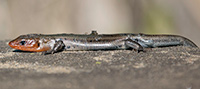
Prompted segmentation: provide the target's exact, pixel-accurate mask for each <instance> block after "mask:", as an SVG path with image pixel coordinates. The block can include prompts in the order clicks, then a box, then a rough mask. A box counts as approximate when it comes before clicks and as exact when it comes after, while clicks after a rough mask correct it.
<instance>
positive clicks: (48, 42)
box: [9, 31, 197, 54]
mask: <svg viewBox="0 0 200 89" xmlns="http://www.w3.org/2000/svg"><path fill="white" fill-rule="evenodd" d="M9 46H10V47H12V48H14V49H18V50H23V51H32V52H44V53H45V54H46V53H55V52H58V51H62V50H111V49H114V50H115V49H135V50H137V51H138V52H139V51H144V48H155V47H169V46H188V47H197V45H195V44H194V43H193V42H192V41H190V40H189V39H187V38H185V37H182V36H178V35H147V34H141V33H140V34H131V33H127V34H98V33H97V32H96V31H92V32H91V34H89V35H85V34H52V35H44V34H28V35H21V36H19V37H18V38H16V39H14V40H12V41H10V42H9Z"/></svg>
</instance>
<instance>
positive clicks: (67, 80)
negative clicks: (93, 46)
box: [0, 41, 200, 89]
mask: <svg viewBox="0 0 200 89" xmlns="http://www.w3.org/2000/svg"><path fill="white" fill-rule="evenodd" d="M7 42H8V41H0V80H1V81H0V86H1V89H198V88H199V87H200V50H199V49H198V48H188V47H166V48H153V49H149V50H148V51H147V52H145V53H144V52H140V53H137V52H134V51H131V50H112V51H64V52H59V53H55V54H50V55H41V53H30V52H20V51H16V50H13V49H12V48H10V47H9V46H8V45H7Z"/></svg>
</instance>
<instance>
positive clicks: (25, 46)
mask: <svg viewBox="0 0 200 89" xmlns="http://www.w3.org/2000/svg"><path fill="white" fill-rule="evenodd" d="M38 36H39V35H37V34H28V35H21V36H19V37H17V38H16V39H14V40H12V41H10V42H9V44H8V45H9V46H10V47H12V48H14V49H18V50H23V51H31V52H41V51H46V50H48V49H49V47H41V45H40V44H41V43H40V42H39V40H40V39H39V37H38Z"/></svg>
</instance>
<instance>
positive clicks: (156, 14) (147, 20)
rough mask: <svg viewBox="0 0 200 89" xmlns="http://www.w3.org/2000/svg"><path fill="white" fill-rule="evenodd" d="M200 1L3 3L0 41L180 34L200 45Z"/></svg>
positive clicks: (44, 0) (32, 0) (46, 0)
mask: <svg viewBox="0 0 200 89" xmlns="http://www.w3.org/2000/svg"><path fill="white" fill-rule="evenodd" d="M199 4H200V0H0V40H5V39H13V38H15V37H17V36H19V35H21V34H27V33H45V34H55V33H83V34H84V33H90V31H91V30H97V31H98V33H100V34H106V33H148V34H177V35H182V36H185V37H187V38H189V39H191V40H192V41H194V42H195V43H196V44H197V45H199V46H200V41H199V39H198V38H199V37H200V34H199V33H200V29H199V28H200V10H199V9H198V8H199V7H200V6H199Z"/></svg>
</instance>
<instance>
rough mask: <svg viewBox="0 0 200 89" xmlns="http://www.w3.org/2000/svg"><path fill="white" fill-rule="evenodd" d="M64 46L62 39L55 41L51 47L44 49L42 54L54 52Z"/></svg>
mask: <svg viewBox="0 0 200 89" xmlns="http://www.w3.org/2000/svg"><path fill="white" fill-rule="evenodd" d="M64 48H65V44H64V43H63V41H61V40H58V41H55V44H54V46H53V48H52V49H50V50H47V51H44V52H43V53H42V54H54V53H55V52H58V51H62V50H63V49H64Z"/></svg>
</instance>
